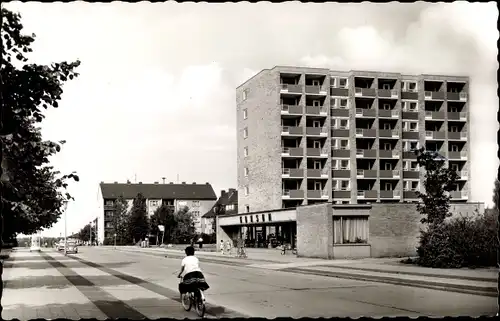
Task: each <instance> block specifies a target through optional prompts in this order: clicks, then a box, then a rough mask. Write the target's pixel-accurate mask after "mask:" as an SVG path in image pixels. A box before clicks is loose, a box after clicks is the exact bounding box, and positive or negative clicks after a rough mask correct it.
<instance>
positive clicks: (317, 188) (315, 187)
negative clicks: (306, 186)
mask: <svg viewBox="0 0 500 321" xmlns="http://www.w3.org/2000/svg"><path fill="white" fill-rule="evenodd" d="M314 190H315V191H320V190H321V182H314Z"/></svg>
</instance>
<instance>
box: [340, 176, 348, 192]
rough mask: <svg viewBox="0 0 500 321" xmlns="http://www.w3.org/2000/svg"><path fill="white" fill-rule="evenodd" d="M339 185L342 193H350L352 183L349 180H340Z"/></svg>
mask: <svg viewBox="0 0 500 321" xmlns="http://www.w3.org/2000/svg"><path fill="white" fill-rule="evenodd" d="M337 184H338V185H340V190H341V191H348V190H349V188H350V181H349V180H347V179H342V180H339V183H337Z"/></svg>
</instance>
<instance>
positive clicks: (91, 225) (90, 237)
mask: <svg viewBox="0 0 500 321" xmlns="http://www.w3.org/2000/svg"><path fill="white" fill-rule="evenodd" d="M89 227H90V228H89V229H90V244H89V245H90V246H92V221H90V225H89Z"/></svg>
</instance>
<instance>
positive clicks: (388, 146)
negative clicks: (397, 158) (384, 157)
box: [384, 143, 392, 150]
mask: <svg viewBox="0 0 500 321" xmlns="http://www.w3.org/2000/svg"><path fill="white" fill-rule="evenodd" d="M384 150H392V145H391V143H384Z"/></svg>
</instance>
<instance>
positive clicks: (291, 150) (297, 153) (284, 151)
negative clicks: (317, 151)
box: [281, 147, 304, 157]
mask: <svg viewBox="0 0 500 321" xmlns="http://www.w3.org/2000/svg"><path fill="white" fill-rule="evenodd" d="M281 156H285V157H286V156H289V157H302V156H304V149H303V148H301V147H282V148H281Z"/></svg>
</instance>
